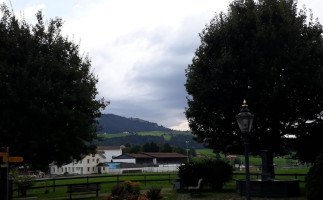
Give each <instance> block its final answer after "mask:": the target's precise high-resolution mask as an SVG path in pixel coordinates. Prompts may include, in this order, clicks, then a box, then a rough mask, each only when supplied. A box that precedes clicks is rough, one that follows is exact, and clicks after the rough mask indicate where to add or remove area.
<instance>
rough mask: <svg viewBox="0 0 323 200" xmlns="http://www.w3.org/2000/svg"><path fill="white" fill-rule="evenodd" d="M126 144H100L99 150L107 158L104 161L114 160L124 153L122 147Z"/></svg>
mask: <svg viewBox="0 0 323 200" xmlns="http://www.w3.org/2000/svg"><path fill="white" fill-rule="evenodd" d="M123 148H124V146H123V145H122V146H98V148H97V152H98V153H101V154H102V155H103V156H105V160H104V161H102V162H112V159H113V158H114V157H117V156H120V155H122V149H123Z"/></svg>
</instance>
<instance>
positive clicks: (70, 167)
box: [49, 146, 122, 175]
mask: <svg viewBox="0 0 323 200" xmlns="http://www.w3.org/2000/svg"><path fill="white" fill-rule="evenodd" d="M120 155H122V147H120V146H118V147H116V146H99V147H98V148H97V153H96V154H90V155H87V156H84V157H83V158H82V160H80V161H73V162H71V163H69V164H66V165H62V166H60V167H59V166H57V165H56V164H55V162H53V163H52V164H50V165H49V170H50V174H54V175H63V174H97V173H105V172H106V168H105V167H101V168H98V167H97V165H98V164H99V163H105V162H111V161H112V158H113V157H116V156H120Z"/></svg>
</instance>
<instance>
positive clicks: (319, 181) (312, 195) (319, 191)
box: [306, 153, 323, 200]
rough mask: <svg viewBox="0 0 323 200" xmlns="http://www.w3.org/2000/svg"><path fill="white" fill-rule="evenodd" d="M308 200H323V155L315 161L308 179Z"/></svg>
mask: <svg viewBox="0 0 323 200" xmlns="http://www.w3.org/2000/svg"><path fill="white" fill-rule="evenodd" d="M306 196H307V199H308V200H317V199H323V153H321V154H320V155H319V156H318V157H317V158H316V160H315V162H314V165H313V166H312V167H311V168H310V170H309V172H308V174H307V177H306Z"/></svg>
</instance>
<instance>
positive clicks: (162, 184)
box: [14, 169, 308, 200]
mask: <svg viewBox="0 0 323 200" xmlns="http://www.w3.org/2000/svg"><path fill="white" fill-rule="evenodd" d="M307 172H308V170H307V169H292V170H277V171H276V173H285V174H294V173H298V174H306V173H307ZM234 173H240V172H239V171H236V172H234ZM254 173H260V172H259V171H257V172H251V178H253V176H252V174H254ZM141 175H143V174H137V175H135V176H133V177H130V176H120V177H119V181H120V182H123V181H125V180H132V181H140V184H141V185H140V188H141V193H145V192H146V191H147V190H148V189H149V188H151V187H153V186H154V187H159V188H162V194H163V196H164V199H165V200H166V199H167V200H176V199H183V198H184V199H186V197H188V198H189V195H188V191H185V190H184V191H183V193H179V194H178V193H176V191H174V190H173V189H172V187H173V185H172V184H173V182H174V179H175V177H176V176H177V175H176V174H172V176H171V182H169V181H168V180H167V179H168V178H169V175H168V174H165V173H164V174H161V173H158V174H153V173H152V174H150V175H151V176H146V180H147V182H146V184H145V181H144V176H141ZM244 177H245V176H244V175H239V176H238V175H234V177H233V178H244ZM276 178H282V179H286V178H294V176H290V177H286V176H281V177H280V176H276ZM157 179H166V180H164V181H152V182H148V180H157ZM298 179H300V180H304V177H298ZM105 181H116V177H97V176H96V177H95V178H91V179H89V182H105ZM73 183H86V178H82V179H70V180H68V179H66V180H56V181H55V184H57V185H58V184H73ZM51 184H52V181H48V182H47V185H48V186H50V185H51ZM43 185H45V182H39V183H37V184H36V185H35V186H43ZM114 185H116V183H103V184H101V191H100V198H98V199H103V198H104V196H106V195H108V194H110V193H111V188H112V187H113V186H114ZM48 190H49V193H47V194H46V193H45V189H44V188H41V189H33V190H28V192H27V197H28V198H36V199H55V198H56V199H57V198H63V199H67V198H68V194H67V193H66V191H67V188H66V186H64V187H56V188H55V192H53V188H48ZM300 191H301V197H300V198H297V199H298V200H303V199H304V200H305V184H304V183H300ZM17 195H18V194H17V192H15V193H14V198H16V199H17V197H18V196H17ZM80 195H81V196H80ZM203 195H205V197H206V199H224V200H225V199H228V200H229V199H230V200H232V199H237V200H238V199H240V198H241V197H239V196H238V195H237V194H236V192H235V181H231V182H229V183H227V184H226V185H225V186H224V188H223V190H221V191H217V192H213V191H209V190H208V189H207V188H206V190H205V192H203ZM75 196H76V199H78V198H81V197H82V199H83V197H89V198H85V199H97V198H93V196H95V195H93V193H91V194H86V193H80V194H76V195H75ZM199 199H204V197H203V198H199ZM242 199H243V198H242ZM253 199H254V198H253ZM256 199H257V198H256ZM267 200H268V199H267ZM276 200H280V199H276Z"/></svg>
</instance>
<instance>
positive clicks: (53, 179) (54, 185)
mask: <svg viewBox="0 0 323 200" xmlns="http://www.w3.org/2000/svg"><path fill="white" fill-rule="evenodd" d="M53 192H55V178H53Z"/></svg>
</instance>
